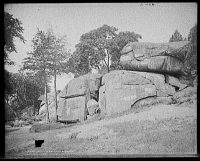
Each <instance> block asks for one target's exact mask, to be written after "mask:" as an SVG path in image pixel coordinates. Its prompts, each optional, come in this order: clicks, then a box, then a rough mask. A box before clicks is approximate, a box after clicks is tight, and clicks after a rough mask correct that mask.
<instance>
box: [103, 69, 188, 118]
mask: <svg viewBox="0 0 200 161" xmlns="http://www.w3.org/2000/svg"><path fill="white" fill-rule="evenodd" d="M169 77H170V79H174V80H176V81H177V79H176V78H171V77H172V76H169ZM174 82H175V81H174ZM101 85H102V86H101V87H100V90H99V106H100V108H101V111H102V112H103V113H104V114H106V115H112V114H114V113H121V112H123V111H126V110H128V109H130V108H133V107H134V104H135V103H136V102H138V101H141V100H144V101H145V99H147V98H148V101H149V98H152V100H155V97H156V98H157V97H161V98H163V97H171V96H173V95H174V94H175V93H176V90H177V89H183V87H184V86H186V85H183V84H181V83H180V82H178V83H177V82H176V83H173V86H172V85H170V84H169V83H168V82H166V80H165V76H164V75H162V74H155V73H147V72H137V71H126V70H116V71H111V72H110V73H107V74H105V75H104V76H103V78H102V84H101ZM157 100H158V99H157ZM168 100H169V99H168ZM144 101H143V102H144Z"/></svg>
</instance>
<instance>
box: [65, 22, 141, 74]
mask: <svg viewBox="0 0 200 161" xmlns="http://www.w3.org/2000/svg"><path fill="white" fill-rule="evenodd" d="M117 31H118V29H117V28H116V27H111V26H108V25H103V26H102V27H99V28H97V29H94V30H92V31H90V32H88V33H85V34H83V35H81V37H80V42H79V43H78V44H77V45H76V46H75V47H76V50H75V52H74V53H73V54H72V56H71V57H70V59H69V61H68V68H69V70H70V71H71V72H73V73H74V74H76V75H80V74H86V73H88V72H90V71H91V70H92V69H97V70H98V72H99V73H103V72H109V71H110V70H111V69H117V68H119V58H120V51H121V49H122V48H123V47H124V46H125V45H126V44H127V43H128V42H134V41H138V39H139V38H142V37H141V35H139V34H135V33H134V32H128V31H127V32H120V33H119V34H118V33H117ZM110 68H111V69H110Z"/></svg>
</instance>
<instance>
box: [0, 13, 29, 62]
mask: <svg viewBox="0 0 200 161" xmlns="http://www.w3.org/2000/svg"><path fill="white" fill-rule="evenodd" d="M21 25H22V23H21V21H19V20H18V19H17V18H13V15H11V14H9V13H7V12H4V40H5V44H4V62H5V63H6V64H9V65H12V64H14V62H13V61H11V60H10V59H9V57H8V55H9V53H11V52H13V51H14V52H17V51H16V48H15V44H14V38H19V39H20V40H21V41H22V42H23V43H25V40H24V37H23V36H22V33H23V30H24V29H23V27H22V26H21Z"/></svg>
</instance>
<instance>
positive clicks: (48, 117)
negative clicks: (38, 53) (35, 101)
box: [45, 74, 50, 123]
mask: <svg viewBox="0 0 200 161" xmlns="http://www.w3.org/2000/svg"><path fill="white" fill-rule="evenodd" d="M45 98H46V106H47V123H49V122H50V121H49V108H48V98H47V80H46V74H45Z"/></svg>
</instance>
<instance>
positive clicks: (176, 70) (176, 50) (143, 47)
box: [120, 41, 188, 75]
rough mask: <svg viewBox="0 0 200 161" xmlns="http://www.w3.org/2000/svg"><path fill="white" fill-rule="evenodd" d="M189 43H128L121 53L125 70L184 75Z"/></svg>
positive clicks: (121, 60)
mask: <svg viewBox="0 0 200 161" xmlns="http://www.w3.org/2000/svg"><path fill="white" fill-rule="evenodd" d="M187 45H188V41H179V42H169V43H144V42H141V43H139V42H131V43H128V44H127V45H126V46H125V47H124V48H123V49H122V51H121V54H122V55H121V57H120V63H121V65H122V66H123V68H124V69H125V70H134V71H143V72H155V73H162V74H173V75H184V74H185V71H184V65H183V62H184V60H185V57H186V54H187V48H186V46H187Z"/></svg>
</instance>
